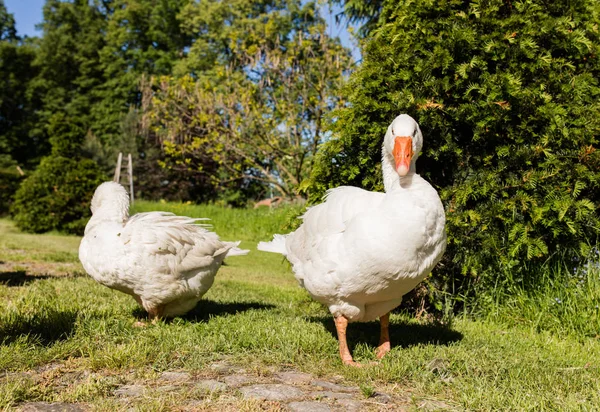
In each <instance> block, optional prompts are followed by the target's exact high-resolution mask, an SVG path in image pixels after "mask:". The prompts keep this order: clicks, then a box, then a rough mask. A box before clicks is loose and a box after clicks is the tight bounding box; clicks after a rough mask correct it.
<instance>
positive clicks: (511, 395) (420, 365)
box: [0, 202, 600, 411]
mask: <svg viewBox="0 0 600 412" xmlns="http://www.w3.org/2000/svg"><path fill="white" fill-rule="evenodd" d="M159 207H162V208H163V209H170V210H172V211H175V212H177V213H179V214H187V215H191V216H206V217H212V218H213V221H212V224H213V225H214V229H215V231H217V232H218V233H219V234H220V235H221V237H222V238H224V239H226V240H242V241H243V242H242V247H244V248H250V249H252V252H251V253H250V255H248V256H241V257H233V258H229V259H228V260H227V265H226V266H224V267H222V268H221V270H220V272H219V274H218V275H217V279H216V280H215V284H214V286H213V288H212V289H211V290H210V291H209V292H208V293H207V295H206V296H205V298H204V300H203V301H202V302H201V303H200V304H199V305H198V307H197V308H196V309H195V310H194V311H192V312H191V313H190V314H188V315H186V316H185V317H179V318H175V319H174V320H171V321H167V322H159V323H157V324H156V325H148V326H147V327H136V326H135V323H136V321H138V320H139V319H140V318H143V317H144V313H143V312H142V311H141V310H140V309H139V308H137V306H136V304H135V302H134V300H133V299H132V298H131V297H129V296H126V295H124V294H122V293H119V292H115V291H112V290H110V289H108V288H105V287H103V286H101V285H99V284H97V283H96V282H95V281H93V280H92V279H91V278H89V277H88V276H87V275H85V274H84V273H82V268H81V267H80V265H79V263H78V259H77V247H78V244H79V238H77V237H73V236H62V235H59V234H45V235H29V234H23V233H20V232H19V231H18V230H16V229H15V228H14V226H13V224H12V222H10V221H9V220H1V219H0V272H2V273H0V409H1V408H5V409H9V408H13V407H15V406H18V405H19V404H21V403H23V402H32V401H46V402H72V403H82V404H85V405H86V406H87V407H89V408H92V409H99V410H108V409H111V410H115V409H116V410H121V409H127V408H130V407H133V408H136V409H141V410H160V409H175V408H177V407H179V408H181V409H185V410H187V409H191V408H192V407H195V408H197V409H207V410H215V409H221V410H257V409H265V410H280V409H281V408H283V407H284V406H285V405H284V404H280V403H278V402H262V403H261V402H259V401H249V400H245V399H243V398H242V396H241V395H240V394H239V393H238V392H235V391H233V392H228V393H227V394H221V395H219V394H218V393H214V392H211V393H207V392H203V391H201V390H199V389H190V387H186V388H185V389H181V390H177V389H174V390H169V391H166V390H164V391H163V390H158V389H159V388H160V387H162V386H163V385H166V384H167V383H165V382H163V380H164V378H163V377H164V375H161V374H162V373H163V372H165V371H179V372H182V371H183V372H188V373H189V374H191V375H192V376H194V377H195V378H197V379H201V378H202V379H209V378H214V379H219V375H218V368H216V367H215V365H218V364H219V363H222V362H226V363H227V364H228V365H233V367H237V368H243V370H244V371H245V372H244V373H246V374H247V375H252V376H254V377H255V379H257V380H258V381H261V382H262V381H265V382H266V381H269V379H270V378H271V377H272V376H273V375H274V374H276V373H277V372H279V371H285V370H295V371H301V372H306V373H310V374H312V375H313V376H316V377H320V378H323V379H331V380H335V381H336V382H341V383H343V384H345V385H356V386H359V387H360V393H359V395H358V396H359V397H361V398H362V399H363V400H364V401H365V403H364V405H366V406H365V408H367V409H373V410H378V409H379V408H381V409H386V410H387V409H389V408H392V409H402V408H404V409H408V410H411V409H419V408H420V407H422V408H424V409H429V410H431V409H436V408H437V409H449V410H535V411H539V410H594V409H596V408H597V407H598V405H600V340H599V339H598V338H597V337H585V336H583V335H581V334H577V333H575V332H568V330H567V331H562V332H561V331H559V332H556V331H554V332H549V331H544V330H540V329H539V328H537V327H535V326H532V325H531V324H529V323H524V324H520V323H519V322H510V321H506V322H504V321H503V322H500V321H498V320H493V319H494V318H489V319H488V320H484V321H482V320H473V319H469V318H467V317H455V318H454V319H453V320H452V323H451V326H439V325H436V324H433V323H427V322H426V321H416V320H414V319H413V318H412V317H411V316H409V315H408V314H405V313H396V314H393V315H392V317H391V327H390V329H391V338H392V345H393V348H392V351H391V352H390V353H389V354H388V356H387V357H386V358H385V359H384V360H383V361H382V362H380V363H377V364H370V361H374V360H375V356H374V348H375V347H376V345H377V340H378V331H379V326H378V324H376V323H368V324H352V325H351V326H350V327H349V329H348V331H349V342H350V344H351V346H352V349H353V351H354V354H355V358H356V359H357V360H358V361H360V362H363V363H365V364H367V366H365V367H364V368H362V369H355V368H348V367H343V366H342V365H341V362H340V360H339V358H338V354H337V340H336V337H335V335H334V332H333V331H334V329H333V321H332V318H331V316H330V315H329V313H328V311H327V310H326V308H324V307H322V306H321V305H319V304H317V303H315V302H313V301H312V300H311V299H310V297H309V296H308V295H307V294H306V292H304V291H303V290H302V289H301V288H300V287H298V286H297V284H296V281H295V280H294V278H293V275H292V273H291V270H290V268H289V265H288V264H287V263H286V262H284V261H282V258H281V257H280V256H278V255H274V254H267V253H262V252H257V251H256V250H255V244H256V241H258V240H264V239H267V238H268V237H269V235H270V234H271V233H273V232H275V231H280V230H282V226H285V225H286V223H287V222H289V219H290V217H291V216H293V215H294V214H295V213H297V210H295V211H294V210H286V209H282V210H275V211H272V212H271V211H268V210H247V211H240V210H231V209H221V208H216V207H200V206H191V205H161V204H152V203H146V202H139V203H138V204H137V205H136V210H137V211H145V210H153V209H156V208H159ZM503 316H504V317H506V316H507V315H506V313H504V315H503ZM521 316H522V314H520V313H514V317H515V318H519V317H521ZM137 383H143V384H144V385H145V386H146V387H152V388H155V389H157V390H154V391H149V392H147V393H145V395H144V396H142V397H139V398H136V399H135V400H128V401H127V402H125V403H124V401H123V399H121V398H119V397H118V396H116V395H114V391H115V389H117V388H119V387H121V386H122V385H125V384H128V385H131V384H137ZM375 391H376V392H382V393H386V394H388V395H390V396H392V397H393V398H394V399H396V400H401V402H400V403H397V404H396V405H395V406H394V405H390V404H387V405H383V404H380V403H378V402H370V403H369V399H370V398H369V397H370V396H371V395H372V394H373V393H374V392H375ZM207 399H208V400H209V401H210V402H208V403H207V402H204V403H201V404H199V403H198V404H194V403H193V402H194V401H198V400H204V401H206V400H207ZM186 405H187V406H186ZM191 405H196V406H191Z"/></svg>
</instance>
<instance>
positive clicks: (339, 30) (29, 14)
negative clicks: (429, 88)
mask: <svg viewBox="0 0 600 412" xmlns="http://www.w3.org/2000/svg"><path fill="white" fill-rule="evenodd" d="M44 3H45V0H4V4H5V5H6V8H7V9H8V12H9V13H12V14H13V15H14V16H15V20H16V23H17V32H18V34H19V35H21V36H23V35H27V36H30V37H32V36H38V35H39V34H40V32H39V31H37V30H36V29H35V25H36V24H38V23H40V22H41V21H42V7H43V6H44ZM339 11H340V9H339V7H336V8H334V9H333V10H330V9H329V7H327V6H324V8H323V14H324V17H325V19H326V20H327V22H328V24H329V35H330V36H332V37H335V36H338V37H339V38H340V40H341V41H342V44H343V45H344V46H346V47H349V48H350V49H352V55H353V56H354V59H355V60H358V59H360V52H359V50H358V48H357V47H356V45H355V44H354V42H353V41H352V39H351V37H350V35H349V34H348V30H346V25H345V24H340V25H337V24H336V23H335V14H337V13H339Z"/></svg>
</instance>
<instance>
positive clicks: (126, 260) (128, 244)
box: [79, 182, 248, 320]
mask: <svg viewBox="0 0 600 412" xmlns="http://www.w3.org/2000/svg"><path fill="white" fill-rule="evenodd" d="M91 209H92V218H91V219H90V221H89V222H88V224H87V226H86V227H85V235H84V237H83V239H82V240H81V245H80V246H79V260H81V263H82V264H83V267H84V269H85V270H86V272H87V273H88V274H89V275H90V276H92V277H93V278H94V279H95V280H97V281H98V282H99V283H101V284H103V285H105V286H108V287H109V288H112V289H116V290H119V291H121V292H125V293H127V294H129V295H132V296H133V297H134V298H135V300H136V301H137V302H138V303H139V304H140V305H141V306H142V307H143V308H144V309H145V310H146V311H147V312H148V314H149V315H150V317H151V318H153V319H154V320H156V319H157V318H161V317H169V316H177V315H181V314H184V313H186V312H187V311H189V310H191V309H193V308H194V307H195V306H196V304H197V303H198V301H199V300H200V298H201V297H202V295H204V294H205V293H206V291H208V289H209V288H210V287H211V286H212V284H213V281H214V279H215V275H216V273H217V270H219V267H220V266H221V263H222V262H223V259H225V256H233V255H245V254H247V253H248V251H247V250H241V249H239V248H238V247H237V246H238V244H239V243H240V242H223V241H221V240H219V237H218V236H217V235H216V234H215V233H213V232H210V231H208V230H206V229H205V228H203V227H202V226H201V225H197V224H195V222H196V221H197V220H204V219H193V218H189V217H184V216H175V215H174V214H172V213H166V212H149V213H139V214H136V215H134V216H132V217H131V218H130V217H129V196H128V195H127V192H126V191H125V189H124V188H123V186H121V185H120V184H118V183H114V182H106V183H102V184H101V185H100V186H98V188H97V189H96V192H95V193H94V197H93V199H92V206H91Z"/></svg>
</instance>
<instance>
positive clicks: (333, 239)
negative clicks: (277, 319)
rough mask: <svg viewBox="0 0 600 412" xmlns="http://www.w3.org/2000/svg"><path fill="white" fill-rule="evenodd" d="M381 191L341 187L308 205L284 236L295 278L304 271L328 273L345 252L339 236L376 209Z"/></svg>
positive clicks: (380, 197)
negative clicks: (318, 202)
mask: <svg viewBox="0 0 600 412" xmlns="http://www.w3.org/2000/svg"><path fill="white" fill-rule="evenodd" d="M384 198H385V194H384V193H378V192H369V191H366V190H363V189H360V188H357V187H351V186H342V187H338V188H335V189H332V190H330V191H328V192H327V194H326V195H325V202H323V203H321V204H319V205H317V206H314V207H312V208H310V209H309V210H308V211H307V212H306V213H305V214H304V216H303V217H302V219H303V223H302V225H301V226H300V227H299V228H298V229H297V230H296V231H295V232H294V233H291V234H290V235H289V236H288V238H287V250H288V256H287V257H288V259H289V260H290V262H291V263H292V264H293V265H294V271H295V273H296V277H297V278H298V279H299V280H300V281H301V282H302V280H303V278H304V276H305V274H308V273H321V274H323V273H326V274H332V273H331V271H333V270H335V268H337V267H338V266H339V264H340V259H343V257H344V255H345V251H344V250H343V242H341V237H342V235H343V233H344V231H345V230H346V227H347V225H348V223H349V222H351V221H352V220H353V219H356V218H359V217H360V216H361V214H363V213H365V212H368V211H370V210H372V209H374V208H377V207H378V206H379V205H380V204H381V202H382V201H383V199H384Z"/></svg>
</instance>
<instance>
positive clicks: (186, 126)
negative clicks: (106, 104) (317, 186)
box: [144, 0, 351, 197]
mask: <svg viewBox="0 0 600 412" xmlns="http://www.w3.org/2000/svg"><path fill="white" fill-rule="evenodd" d="M200 7H201V6H200V4H199V3H194V4H191V5H190V6H188V8H187V9H186V10H185V11H184V15H185V16H187V17H188V19H189V21H188V23H185V24H186V27H187V30H195V32H196V33H198V36H197V38H196V40H195V42H194V44H193V45H192V47H191V49H190V53H189V55H188V56H187V58H186V59H184V60H182V61H181V63H180V64H179V66H178V68H177V69H176V70H178V71H182V70H184V69H185V71H187V72H191V73H192V76H193V77H192V76H184V77H180V78H168V77H167V78H160V79H157V80H155V82H154V84H148V85H147V87H146V88H145V91H146V95H147V96H148V97H147V98H146V99H145V101H146V102H148V103H149V104H148V105H147V106H145V107H144V112H145V119H144V124H145V125H146V129H147V130H152V131H153V132H154V133H156V135H157V137H158V138H159V139H160V140H161V142H162V144H163V148H164V151H165V153H166V154H167V156H168V157H167V159H168V160H169V163H168V165H173V164H174V165H176V166H185V167H188V168H191V169H192V170H197V171H199V172H201V174H202V175H204V176H206V178H208V179H209V181H210V182H211V183H212V184H214V185H215V186H225V187H231V186H230V184H231V183H232V182H235V183H236V185H237V187H238V190H243V189H244V188H245V189H248V188H251V187H256V185H252V183H251V182H252V181H255V182H260V183H261V184H262V186H263V195H264V192H265V191H266V188H268V187H271V188H273V189H274V190H275V191H276V192H278V193H279V194H281V195H284V196H287V197H294V196H296V195H297V190H298V187H299V185H300V183H301V182H302V181H303V180H304V179H305V178H306V177H307V176H308V172H309V171H310V168H311V166H312V163H313V156H314V153H315V151H316V148H317V147H318V145H319V144H320V143H321V142H322V141H323V138H324V128H323V115H324V114H325V113H327V112H329V111H330V110H331V109H332V108H333V107H335V106H337V105H339V104H340V101H339V99H338V98H337V97H336V91H337V89H338V87H339V85H340V84H341V82H342V80H343V74H344V72H345V71H346V70H347V69H348V68H349V67H350V63H351V61H350V60H351V59H350V56H349V52H348V51H347V50H346V49H344V48H343V47H342V46H341V45H340V44H339V42H337V41H334V40H333V39H331V38H329V37H328V36H327V35H326V33H325V23H324V21H323V20H322V19H321V18H320V17H319V15H318V10H317V5H316V4H315V3H306V4H304V5H302V4H301V3H300V1H293V0H290V1H285V2H283V1H282V2H264V1H256V2H239V1H231V2H220V1H215V2H208V4H206V3H203V4H202V7H203V8H202V13H199V12H198V10H199V8H200ZM207 10H208V11H207ZM211 13H212V14H211ZM219 26H221V27H222V29H221V30H219V29H218V28H217V27H219Z"/></svg>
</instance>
